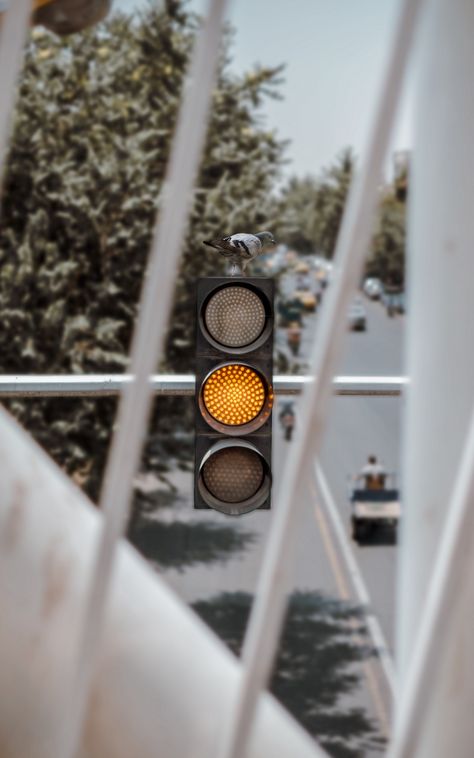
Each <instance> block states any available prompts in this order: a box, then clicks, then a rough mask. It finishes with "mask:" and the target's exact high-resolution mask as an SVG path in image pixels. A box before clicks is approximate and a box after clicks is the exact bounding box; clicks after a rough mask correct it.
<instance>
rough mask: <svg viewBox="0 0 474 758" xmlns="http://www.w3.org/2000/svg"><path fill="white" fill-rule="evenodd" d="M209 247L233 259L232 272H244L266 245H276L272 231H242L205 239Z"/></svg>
mask: <svg viewBox="0 0 474 758" xmlns="http://www.w3.org/2000/svg"><path fill="white" fill-rule="evenodd" d="M203 242H204V244H205V245H207V246H208V247H213V248H214V249H215V250H218V251H219V253H220V254H221V255H223V256H225V257H226V258H230V259H231V273H232V274H236V273H241V272H242V273H243V271H244V269H245V267H246V265H247V263H248V262H249V261H251V260H253V259H254V258H256V257H257V255H258V254H259V253H261V252H262V250H263V249H264V247H265V246H267V245H274V244H275V239H274V237H273V234H272V233H271V232H258V233H257V234H246V233H244V232H240V233H237V234H229V235H228V236H227V237H218V238H217V239H214V240H203Z"/></svg>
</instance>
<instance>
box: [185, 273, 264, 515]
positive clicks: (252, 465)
mask: <svg viewBox="0 0 474 758" xmlns="http://www.w3.org/2000/svg"><path fill="white" fill-rule="evenodd" d="M273 329H274V284H273V280H272V279H267V278H260V277H206V278H203V279H200V280H199V281H198V283H197V336H196V448H195V451H196V455H195V486H194V507H195V508H205V509H209V508H214V509H215V510H217V511H220V512H221V513H226V514H227V515H241V514H243V513H248V512H250V511H253V510H255V509H257V508H269V507H270V496H271V479H272V476H271V447H272V428H271V424H272V417H271V414H272V407H273V386H272V382H273Z"/></svg>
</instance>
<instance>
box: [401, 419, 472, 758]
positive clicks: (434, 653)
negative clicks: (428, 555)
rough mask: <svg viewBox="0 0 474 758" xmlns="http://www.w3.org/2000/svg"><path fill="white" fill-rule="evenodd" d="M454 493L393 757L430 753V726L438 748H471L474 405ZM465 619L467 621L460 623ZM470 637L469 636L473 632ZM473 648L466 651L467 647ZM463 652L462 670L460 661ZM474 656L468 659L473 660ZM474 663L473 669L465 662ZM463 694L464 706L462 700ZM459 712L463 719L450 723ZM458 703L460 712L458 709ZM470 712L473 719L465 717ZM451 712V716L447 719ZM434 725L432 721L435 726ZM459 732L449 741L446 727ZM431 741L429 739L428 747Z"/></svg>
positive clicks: (438, 751)
mask: <svg viewBox="0 0 474 758" xmlns="http://www.w3.org/2000/svg"><path fill="white" fill-rule="evenodd" d="M457 473H458V475H457V477H456V485H455V489H454V492H453V495H452V498H450V507H449V510H448V513H447V515H446V521H445V525H444V529H443V533H442V535H441V536H440V546H439V550H438V553H437V556H436V561H435V562H434V564H433V570H432V575H431V579H430V583H429V591H428V593H427V596H426V603H425V606H424V611H423V614H422V617H421V621H420V627H419V629H418V630H417V633H416V639H415V645H414V649H413V652H412V654H411V656H410V664H409V667H408V670H407V672H406V676H405V680H404V684H403V690H402V692H401V697H400V698H399V702H398V707H397V714H396V726H395V731H394V740H393V743H392V745H391V749H390V758H411V756H414V755H417V756H418V755H422V754H424V755H428V753H427V746H426V742H427V736H428V738H429V736H430V735H427V730H426V726H427V725H428V731H430V732H434V734H433V735H432V737H431V742H432V740H433V738H436V739H437V740H438V745H439V746H436V748H435V749H434V752H433V753H432V755H434V756H440V757H441V756H442V755H444V754H445V751H446V750H449V751H450V752H451V754H452V755H456V756H458V755H459V756H470V755H472V745H473V742H472V726H470V724H469V721H470V718H469V714H468V713H467V712H468V711H469V712H470V711H471V710H472V702H473V692H472V658H473V656H472V654H470V655H469V650H468V649H467V651H466V627H465V626H464V625H463V624H464V621H465V618H464V617H465V615H466V613H467V614H469V615H471V613H472V610H471V609H472V605H473V602H474V592H473V589H472V588H473V587H474V561H473V559H472V556H473V555H474V508H473V503H474V413H473V414H471V422H470V429H469V434H468V438H467V440H466V445H465V448H464V453H463V457H462V460H461V464H460V466H459V470H458V472H457ZM460 622H461V625H460ZM469 642H470V640H469ZM466 653H467V654H466ZM461 657H462V664H463V670H461V669H460V666H459V663H460V659H461ZM469 664H470V665H469ZM467 665H469V668H468V669H464V666H467ZM459 701H461V702H462V707H461V708H459ZM433 704H434V706H435V708H436V706H437V705H442V711H441V712H439V711H438V713H439V716H440V719H441V720H440V722H439V723H438V724H434V722H433V715H432V713H433V710H434V709H433ZM453 709H454V710H455V713H454V719H455V720H456V719H459V718H461V719H462V722H461V724H460V725H457V724H456V725H455V733H454V734H453V733H452V729H451V726H450V723H451V718H452V717H453V713H452V710H453ZM459 711H460V713H459ZM435 712H436V711H435ZM466 716H467V723H465V721H464V720H465V719H466ZM445 719H448V720H449V722H448V724H449V725H448V724H446V723H445ZM433 727H434V728H433ZM445 731H448V732H451V734H450V737H451V738H452V739H453V742H451V743H450V744H449V745H448V744H447V743H446V738H445V737H444V732H445ZM430 749H431V747H430Z"/></svg>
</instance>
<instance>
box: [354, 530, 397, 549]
mask: <svg viewBox="0 0 474 758" xmlns="http://www.w3.org/2000/svg"><path fill="white" fill-rule="evenodd" d="M353 539H354V538H353ZM356 541H357V543H358V545H359V546H361V547H380V546H384V545H396V544H397V530H396V529H394V528H393V527H390V526H387V527H383V526H376V527H373V528H372V529H369V530H368V531H367V532H365V533H363V534H362V533H361V534H359V536H358V538H357V540H356Z"/></svg>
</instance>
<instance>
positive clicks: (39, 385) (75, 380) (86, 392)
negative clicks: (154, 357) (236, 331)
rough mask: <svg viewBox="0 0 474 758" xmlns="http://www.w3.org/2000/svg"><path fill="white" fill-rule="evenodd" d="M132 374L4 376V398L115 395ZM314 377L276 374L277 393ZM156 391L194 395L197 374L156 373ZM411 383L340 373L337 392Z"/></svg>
mask: <svg viewBox="0 0 474 758" xmlns="http://www.w3.org/2000/svg"><path fill="white" fill-rule="evenodd" d="M132 378H133V377H132V376H131V375H130V374H77V375H74V374H42V375H40V374H36V375H13V374H12V375H3V376H0V398H14V397H15V398H18V397H24V398H28V397H86V396H93V397H113V396H116V395H118V394H119V393H120V392H121V391H122V390H123V388H124V387H125V385H127V384H128V383H130V382H131V381H132ZM311 381H313V379H312V377H310V376H303V375H300V376H298V375H294V374H288V375H286V374H280V375H277V376H275V377H274V381H273V387H274V390H275V393H276V394H277V395H298V394H299V393H300V392H301V391H302V390H303V387H304V386H305V385H306V384H308V383H309V382H311ZM151 382H152V385H153V392H154V393H155V394H157V395H162V396H192V395H194V392H195V377H194V375H193V374H154V375H153V376H152V377H151ZM407 384H408V378H407V377H404V376H336V377H334V380H333V387H334V393H335V394H336V395H351V396H356V397H366V396H374V397H394V396H395V397H396V396H398V395H401V394H402V391H403V389H404V387H405V386H406V385H407Z"/></svg>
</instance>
